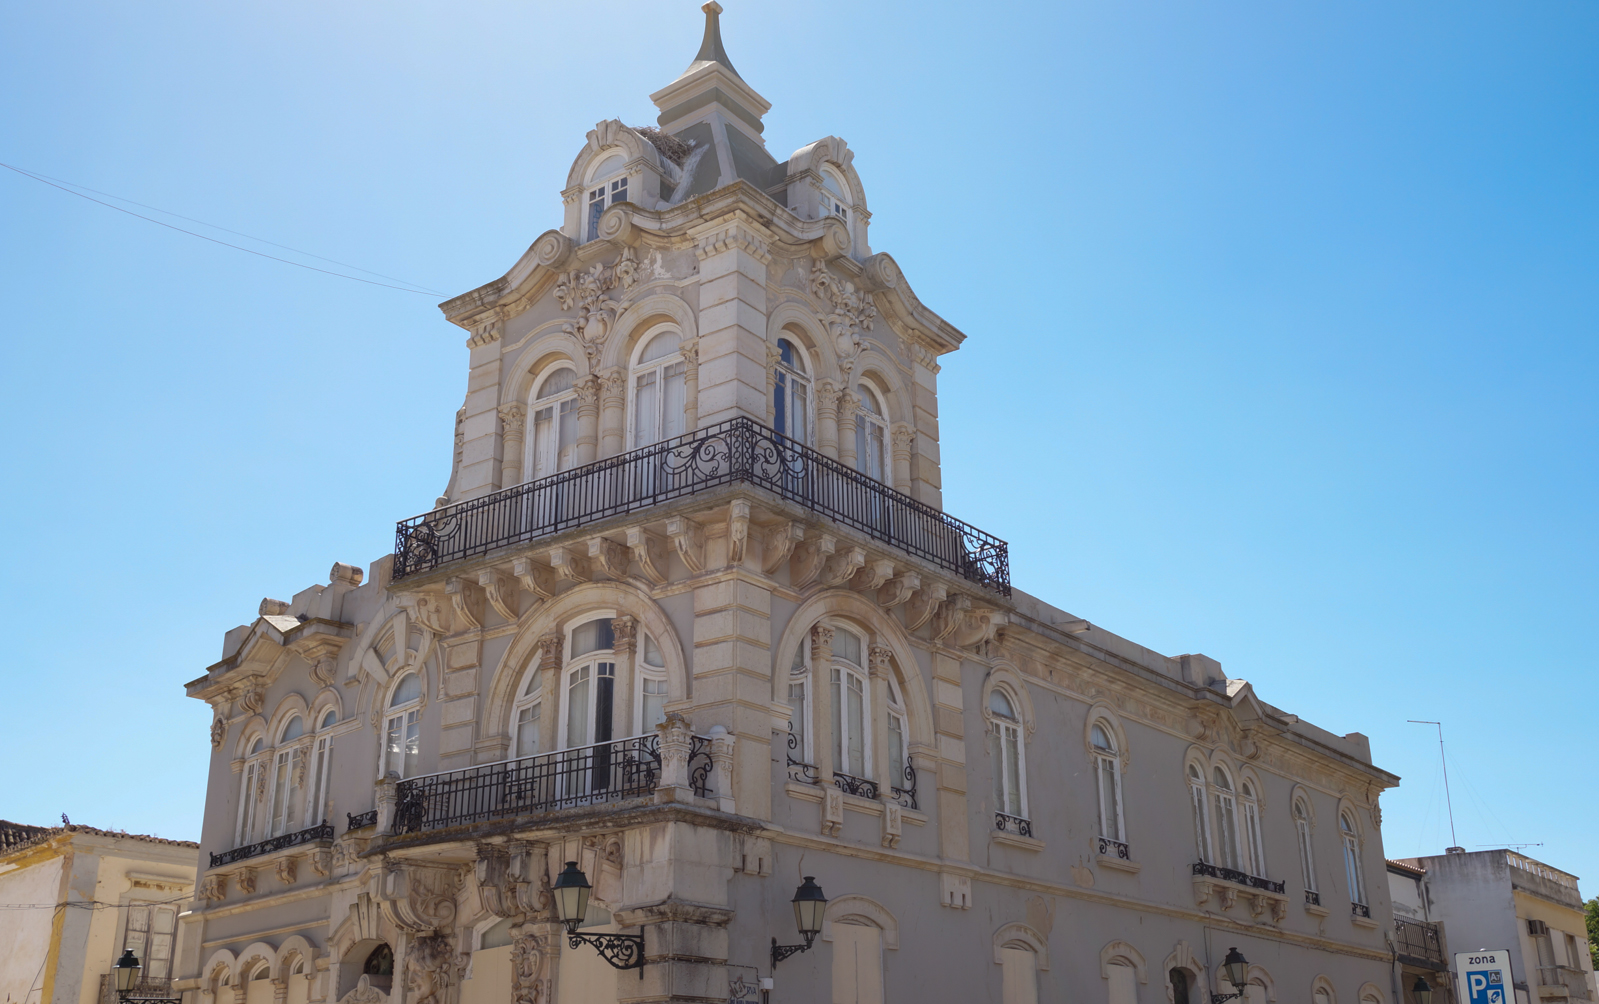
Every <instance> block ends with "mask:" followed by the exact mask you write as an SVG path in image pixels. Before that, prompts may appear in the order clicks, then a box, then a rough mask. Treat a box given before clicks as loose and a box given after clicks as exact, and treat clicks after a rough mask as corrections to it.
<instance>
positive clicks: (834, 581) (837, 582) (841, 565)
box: [821, 547, 866, 589]
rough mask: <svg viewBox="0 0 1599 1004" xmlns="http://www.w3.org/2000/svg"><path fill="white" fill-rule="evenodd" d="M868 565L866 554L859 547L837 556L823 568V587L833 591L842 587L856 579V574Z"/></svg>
mask: <svg viewBox="0 0 1599 1004" xmlns="http://www.w3.org/2000/svg"><path fill="white" fill-rule="evenodd" d="M865 565H866V552H865V551H864V550H862V549H861V548H859V547H852V548H850V549H849V550H847V551H845V552H844V553H843V554H835V555H833V556H832V557H831V558H829V559H827V564H826V565H824V566H823V567H822V575H821V580H822V585H823V586H825V587H827V588H829V589H831V588H834V587H836V586H842V585H843V584H844V583H846V582H848V581H849V580H850V579H852V578H854V577H855V573H856V572H857V571H859V570H860V569H861V568H863V567H864V566H865Z"/></svg>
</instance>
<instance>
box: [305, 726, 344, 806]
mask: <svg viewBox="0 0 1599 1004" xmlns="http://www.w3.org/2000/svg"><path fill="white" fill-rule="evenodd" d="M338 723H339V713H338V712H337V711H334V710H333V709H332V708H329V709H328V711H327V713H326V714H324V715H323V716H322V724H321V725H318V726H317V734H316V743H315V744H314V745H313V746H312V747H311V771H310V778H311V792H310V794H309V795H308V796H307V797H306V800H305V825H306V826H315V825H317V824H318V823H320V822H323V821H324V820H326V819H327V818H328V815H329V809H328V799H329V797H330V796H331V795H332V792H331V791H330V790H329V787H328V785H329V780H330V778H331V777H332V773H333V737H332V736H331V735H329V734H328V731H329V730H330V729H332V728H333V726H335V725H337V724H338Z"/></svg>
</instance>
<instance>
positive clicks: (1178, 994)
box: [1166, 969, 1193, 1004]
mask: <svg viewBox="0 0 1599 1004" xmlns="http://www.w3.org/2000/svg"><path fill="white" fill-rule="evenodd" d="M1166 979H1167V981H1168V982H1170V983H1171V1000H1172V1004H1189V1002H1190V1001H1192V1000H1193V998H1192V997H1191V996H1190V995H1189V990H1188V971H1187V970H1185V969H1173V970H1172V971H1171V972H1169V973H1167V974H1166Z"/></svg>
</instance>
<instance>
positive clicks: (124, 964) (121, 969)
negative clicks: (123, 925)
mask: <svg viewBox="0 0 1599 1004" xmlns="http://www.w3.org/2000/svg"><path fill="white" fill-rule="evenodd" d="M143 969H144V966H142V965H140V964H139V957H138V956H137V955H134V954H133V949H131V948H124V949H123V950H122V958H120V959H118V960H117V961H116V964H115V965H113V966H112V967H111V974H112V976H114V977H115V980H114V982H115V984H116V988H117V996H118V997H124V998H125V997H127V996H128V994H129V993H131V992H132V991H133V987H134V985H135V984H136V983H138V982H139V973H140V972H141V971H142V970H143Z"/></svg>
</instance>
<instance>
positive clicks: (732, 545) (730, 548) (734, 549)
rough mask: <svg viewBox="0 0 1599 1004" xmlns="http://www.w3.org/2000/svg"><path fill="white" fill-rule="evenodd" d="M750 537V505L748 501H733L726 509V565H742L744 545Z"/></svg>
mask: <svg viewBox="0 0 1599 1004" xmlns="http://www.w3.org/2000/svg"><path fill="white" fill-rule="evenodd" d="M749 536H750V504H749V500H748V499H734V500H733V501H732V502H731V503H730V504H729V505H728V507H727V563H728V564H729V565H742V564H743V563H744V549H745V544H746V543H748V541H749Z"/></svg>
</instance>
